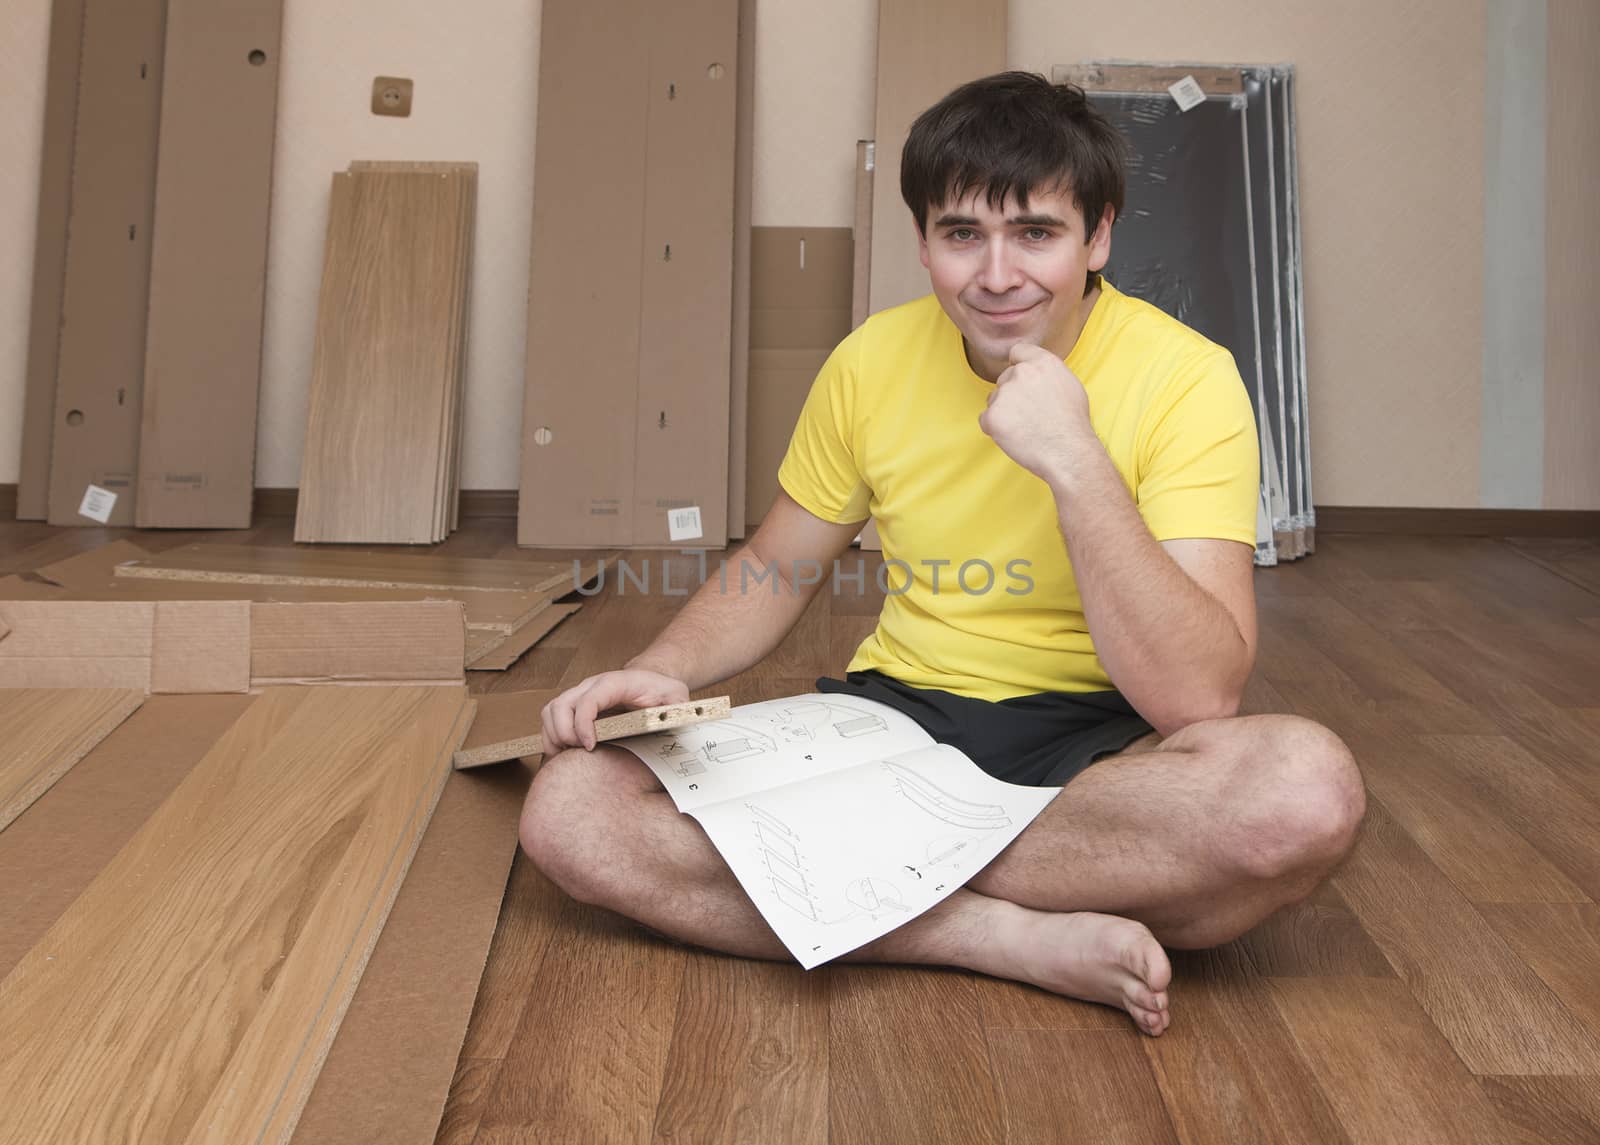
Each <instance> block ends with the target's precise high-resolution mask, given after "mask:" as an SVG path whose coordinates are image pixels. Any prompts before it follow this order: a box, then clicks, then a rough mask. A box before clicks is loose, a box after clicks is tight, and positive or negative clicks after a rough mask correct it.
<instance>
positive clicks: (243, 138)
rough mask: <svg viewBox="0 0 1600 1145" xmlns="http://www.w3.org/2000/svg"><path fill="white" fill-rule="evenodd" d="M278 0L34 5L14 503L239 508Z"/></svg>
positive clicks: (263, 240)
mask: <svg viewBox="0 0 1600 1145" xmlns="http://www.w3.org/2000/svg"><path fill="white" fill-rule="evenodd" d="M282 8H283V0H232V2H230V3H228V4H211V3H207V2H206V0H54V3H53V4H52V5H51V12H52V18H51V28H50V48H49V70H48V76H47V80H46V96H45V123H44V147H43V156H42V163H41V174H40V194H39V220H38V229H37V242H36V246H35V254H34V273H33V296H32V297H33V310H32V318H31V322H30V328H29V341H28V367H27V382H26V391H25V394H26V396H25V412H24V426H23V434H22V461H21V470H20V474H19V478H18V490H17V513H18V516H19V517H20V518H22V519H28V520H31V519H45V518H48V520H49V522H50V523H51V524H53V525H93V524H96V523H102V524H112V525H133V524H137V525H139V526H142V527H181V528H193V527H229V528H240V527H244V526H246V525H248V524H249V521H250V512H251V501H252V496H253V492H254V488H253V486H254V473H253V470H254V461H255V444H256V396H257V391H258V389H259V384H260V365H261V331H262V314H263V308H264V301H265V281H266V261H267V220H268V200H269V195H270V190H271V182H272V150H273V139H274V130H275V122H276V116H277V85H278V46H279V40H280V28H281V22H282ZM91 488H92V489H94V490H98V491H99V492H97V493H95V494H94V496H93V497H91V498H89V499H88V500H87V501H86V494H89V493H90V492H91ZM80 510H85V512H82V513H80Z"/></svg>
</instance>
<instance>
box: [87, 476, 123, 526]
mask: <svg viewBox="0 0 1600 1145" xmlns="http://www.w3.org/2000/svg"><path fill="white" fill-rule="evenodd" d="M116 504H117V495H116V494H115V493H113V492H112V491H111V490H109V489H102V488H100V486H98V485H91V486H89V488H88V489H86V490H85V491H84V494H83V503H82V504H81V505H79V506H78V516H80V517H87V518H89V520H91V521H99V522H100V523H101V524H102V525H103V524H105V523H106V522H107V521H109V520H111V510H112V509H114V508H116Z"/></svg>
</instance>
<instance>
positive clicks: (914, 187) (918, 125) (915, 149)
mask: <svg viewBox="0 0 1600 1145" xmlns="http://www.w3.org/2000/svg"><path fill="white" fill-rule="evenodd" d="M1126 154H1127V153H1126V149H1125V145H1124V143H1123V140H1122V136H1121V135H1119V134H1118V133H1117V129H1116V128H1114V127H1112V126H1111V124H1110V123H1109V122H1107V120H1106V118H1105V117H1104V116H1103V115H1101V114H1100V113H1099V112H1098V111H1097V110H1095V108H1094V107H1093V105H1091V104H1090V103H1089V99H1088V97H1087V96H1086V95H1084V94H1083V89H1082V88H1078V87H1074V86H1073V85H1071V84H1054V83H1051V82H1050V81H1049V80H1047V79H1045V78H1044V77H1043V76H1041V75H1035V74H1034V73H1032V72H1001V73H1000V74H999V75H993V76H987V77H985V78H984V79H979V80H973V81H972V82H971V83H966V84H962V85H961V86H960V87H958V88H956V89H955V91H953V92H951V93H950V94H949V95H947V96H945V97H944V98H943V99H941V100H940V101H939V102H938V103H936V104H934V105H933V106H932V107H930V108H929V109H928V110H927V111H925V112H923V113H922V114H921V115H919V116H917V120H916V122H915V123H913V124H912V125H911V133H910V134H909V135H908V136H907V137H906V145H905V149H904V150H903V151H902V152H901V153H900V195H901V197H902V198H904V199H905V201H906V206H908V207H910V208H911V213H912V214H913V215H914V216H915V217H916V220H917V229H918V230H920V231H922V232H923V233H924V234H926V233H927V225H928V212H929V211H930V210H932V209H934V208H935V207H938V206H941V205H943V204H944V203H946V202H948V201H949V200H952V199H961V198H964V197H965V196H967V195H968V194H970V193H971V192H973V191H979V192H982V193H983V195H984V198H985V199H986V201H987V202H988V204H989V206H990V207H993V208H996V209H998V208H1000V207H1001V206H1002V205H1003V204H1004V203H1005V201H1006V199H1007V198H1009V197H1011V196H1013V195H1015V196H1016V199H1017V202H1018V204H1020V205H1021V206H1023V207H1026V206H1027V203H1028V196H1029V195H1030V194H1032V193H1034V192H1037V191H1043V192H1046V193H1048V192H1051V191H1056V190H1064V191H1067V192H1069V193H1071V195H1072V197H1073V198H1074V199H1076V200H1077V203H1078V208H1079V210H1081V211H1082V212H1083V229H1084V237H1085V238H1086V239H1087V238H1088V237H1089V236H1092V235H1093V234H1094V230H1095V227H1096V226H1098V225H1099V222H1100V217H1101V216H1102V215H1103V214H1104V213H1105V208H1106V207H1107V206H1108V205H1109V206H1111V207H1114V208H1115V209H1116V214H1117V217H1121V215H1122V199H1123V194H1124V191H1125V188H1126V186H1127V177H1126V175H1125V174H1124V165H1125V162H1126Z"/></svg>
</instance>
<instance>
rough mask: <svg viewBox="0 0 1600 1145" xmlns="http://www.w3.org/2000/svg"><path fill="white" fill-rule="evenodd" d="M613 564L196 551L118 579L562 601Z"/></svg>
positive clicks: (163, 557)
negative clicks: (530, 595) (496, 593)
mask: <svg viewBox="0 0 1600 1145" xmlns="http://www.w3.org/2000/svg"><path fill="white" fill-rule="evenodd" d="M614 559H615V557H614V555H612V554H604V553H601V554H594V555H592V556H584V557H579V558H576V559H575V560H571V561H533V560H523V559H520V558H507V559H504V560H500V559H489V558H483V557H444V556H436V555H431V554H430V555H428V556H406V555H398V556H397V555H396V554H394V553H391V552H363V551H360V550H340V551H323V550H315V549H285V548H268V547H265V546H263V547H260V548H257V547H254V546H250V545H209V544H194V545H182V546H179V547H177V548H172V549H168V550H166V551H165V552H162V553H158V554H156V555H155V556H152V557H149V558H148V559H145V560H141V561H132V562H124V563H121V564H118V565H117V566H116V574H117V575H118V576H133V577H151V578H154V579H157V580H209V581H217V582H229V581H237V582H242V583H253V584H303V585H332V586H338V587H345V588H436V589H460V590H461V591H463V592H471V591H478V590H504V591H512V592H547V593H552V594H554V595H556V596H561V595H564V594H566V593H568V592H571V591H572V590H573V589H575V588H576V587H577V586H578V585H581V584H583V583H585V582H586V581H588V580H590V579H592V578H593V577H595V576H597V575H599V573H600V570H601V569H602V568H603V567H604V566H605V565H606V564H608V563H610V562H611V561H612V560H614Z"/></svg>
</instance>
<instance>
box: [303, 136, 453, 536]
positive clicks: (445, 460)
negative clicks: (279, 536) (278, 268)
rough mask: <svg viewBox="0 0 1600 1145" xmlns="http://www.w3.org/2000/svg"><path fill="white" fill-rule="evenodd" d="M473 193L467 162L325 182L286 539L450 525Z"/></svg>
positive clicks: (354, 171) (368, 167) (359, 166)
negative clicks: (301, 439)
mask: <svg viewBox="0 0 1600 1145" xmlns="http://www.w3.org/2000/svg"><path fill="white" fill-rule="evenodd" d="M477 190H478V166H477V164H476V163H379V162H356V163H352V164H351V165H350V169H349V170H348V171H341V172H337V173H336V174H335V175H334V176H333V196H332V202H331V206H330V208H329V212H328V238H327V247H326V253H325V256H324V261H323V267H322V294H321V298H320V301H319V302H318V305H317V333H316V346H315V349H314V351H313V355H312V365H311V393H310V399H309V407H308V412H307V416H306V436H305V452H304V454H303V455H302V458H301V467H300V498H299V505H298V508H297V511H296V514H295V529H294V539H295V540H297V541H343V542H360V543H371V544H432V543H435V542H438V541H442V540H443V539H444V538H445V537H447V536H448V535H449V534H450V532H451V530H453V529H454V528H455V526H456V521H457V516H458V512H459V502H460V491H461V489H460V472H461V395H462V390H463V386H464V383H465V378H466V362H467V313H468V293H469V287H470V285H471V278H472V238H473V229H474V221H475V218H476V209H477Z"/></svg>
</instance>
